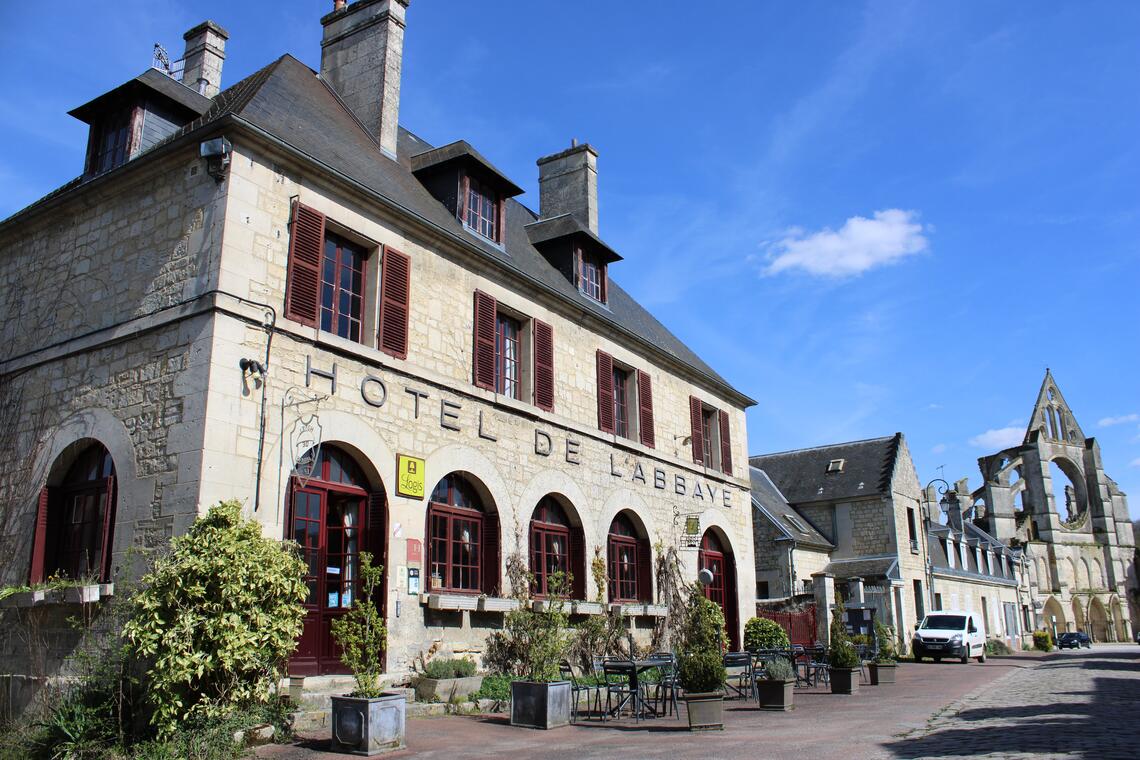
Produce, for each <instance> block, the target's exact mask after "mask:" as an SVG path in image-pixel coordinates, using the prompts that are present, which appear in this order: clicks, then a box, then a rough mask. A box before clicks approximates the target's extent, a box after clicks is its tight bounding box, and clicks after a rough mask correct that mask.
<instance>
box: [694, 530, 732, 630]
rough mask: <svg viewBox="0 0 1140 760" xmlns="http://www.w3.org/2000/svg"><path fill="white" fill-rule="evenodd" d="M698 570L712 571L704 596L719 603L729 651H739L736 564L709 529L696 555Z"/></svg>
mask: <svg viewBox="0 0 1140 760" xmlns="http://www.w3.org/2000/svg"><path fill="white" fill-rule="evenodd" d="M697 559H698V564H699V566H700V567H699V569H700V570H708V571H709V572H711V573H712V576H713V579H712V583H710V584H709V585H707V586H705V596H706V597H707V598H709V599H711V600H712V601H714V602H716V603H717V604H718V605H720V609H721V610H722V611H723V612H724V622H725V626H726V627H727V628H728V638H729V647H730V648H731V651H733V652H737V651H740V633H739V628H740V625H739V623H738V619H737V612H736V566H735V563H734V562H733V560H732V554H731V553H726V552H725V551H724V547H723V546H722V544H721V542H720V541H719V540H718V539H717V537H716V536H715V535H713V533H712V532H711V531H709V532H706V533H705V535H704V538H702V539H701V550H700V553H699V555H698V558H697Z"/></svg>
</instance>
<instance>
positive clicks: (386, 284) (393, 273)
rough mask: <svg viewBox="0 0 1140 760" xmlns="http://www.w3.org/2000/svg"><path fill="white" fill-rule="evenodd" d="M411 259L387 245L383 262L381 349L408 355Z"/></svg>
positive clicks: (398, 356) (387, 352) (404, 355)
mask: <svg viewBox="0 0 1140 760" xmlns="http://www.w3.org/2000/svg"><path fill="white" fill-rule="evenodd" d="M411 280H412V260H411V258H410V257H409V256H407V255H406V254H403V253H400V252H399V251H397V250H395V249H393V248H389V247H387V246H384V259H383V261H382V263H381V265H380V336H379V337H380V340H379V343H380V350H381V351H383V352H384V353H386V354H391V355H392V356H395V357H396V358H397V359H407V358H408V312H409V311H410V304H411V292H412V290H411V289H412V283H411Z"/></svg>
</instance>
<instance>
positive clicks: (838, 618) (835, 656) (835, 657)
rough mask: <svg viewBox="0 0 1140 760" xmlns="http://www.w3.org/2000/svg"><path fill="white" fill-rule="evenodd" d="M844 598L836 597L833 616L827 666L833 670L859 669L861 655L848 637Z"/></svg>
mask: <svg viewBox="0 0 1140 760" xmlns="http://www.w3.org/2000/svg"><path fill="white" fill-rule="evenodd" d="M845 617H846V615H845V614H844V609H843V597H841V596H836V599H835V611H834V612H833V613H832V616H831V628H830V634H831V645H830V646H829V647H828V648H827V664H828V665H830V666H831V667H833V668H857V667H859V654H858V653H857V652H856V651H855V646H854V645H853V644H852V643H851V637H850V636H848V635H847V625H846V623H844V622H843V621H844V618H845Z"/></svg>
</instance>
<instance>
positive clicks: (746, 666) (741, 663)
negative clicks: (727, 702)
mask: <svg viewBox="0 0 1140 760" xmlns="http://www.w3.org/2000/svg"><path fill="white" fill-rule="evenodd" d="M724 668H725V671H726V673H725V678H724V686H725V692H726V694H725V696H726V697H728V694H727V692H728V691H729V690H731V691H734V692H736V696H737V697H744V698H748V697H751V696H752V692H753V690H754V689H755V686H754V684H753V683H752V654H751V653H749V652H728V653H726V654H725V655H724ZM733 681H735V683H733ZM745 684H747V685H748V694H745V693H744V688H745ZM729 698H730V699H731V698H732V697H729Z"/></svg>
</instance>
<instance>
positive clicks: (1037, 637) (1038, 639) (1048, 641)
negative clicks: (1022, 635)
mask: <svg viewBox="0 0 1140 760" xmlns="http://www.w3.org/2000/svg"><path fill="white" fill-rule="evenodd" d="M1033 648H1034V649H1036V650H1038V651H1040V652H1051V651H1053V634H1051V633H1049V632H1048V631H1034V632H1033Z"/></svg>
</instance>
